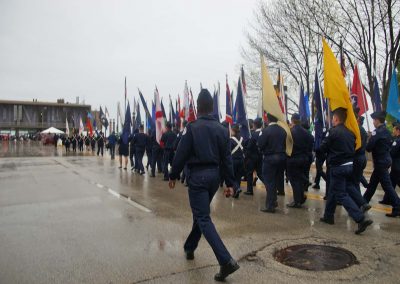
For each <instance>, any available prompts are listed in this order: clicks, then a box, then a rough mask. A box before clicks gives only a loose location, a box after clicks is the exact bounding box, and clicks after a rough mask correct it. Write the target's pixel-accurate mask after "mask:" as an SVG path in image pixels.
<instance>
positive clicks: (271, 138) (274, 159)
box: [258, 113, 286, 213]
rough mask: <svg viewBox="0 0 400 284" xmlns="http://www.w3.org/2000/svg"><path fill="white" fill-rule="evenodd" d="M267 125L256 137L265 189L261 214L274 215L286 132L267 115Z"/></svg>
mask: <svg viewBox="0 0 400 284" xmlns="http://www.w3.org/2000/svg"><path fill="white" fill-rule="evenodd" d="M267 118H268V121H269V124H268V126H267V127H266V128H264V129H263V130H262V132H261V134H260V136H259V137H258V148H259V149H260V152H261V153H262V154H263V166H262V173H263V179H264V180H263V182H264V184H265V187H266V189H267V198H266V201H265V208H263V209H261V211H262V212H266V213H275V208H276V207H277V186H278V183H280V182H281V179H283V177H284V175H283V172H284V171H285V167H286V132H285V130H284V129H283V128H282V127H280V126H279V125H278V124H277V121H278V119H277V118H276V117H274V116H273V115H271V114H269V113H268V114H267Z"/></svg>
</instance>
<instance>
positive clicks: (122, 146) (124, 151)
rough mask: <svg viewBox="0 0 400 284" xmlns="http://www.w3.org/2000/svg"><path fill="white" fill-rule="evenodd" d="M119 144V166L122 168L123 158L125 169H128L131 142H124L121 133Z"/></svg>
mask: <svg viewBox="0 0 400 284" xmlns="http://www.w3.org/2000/svg"><path fill="white" fill-rule="evenodd" d="M118 145H119V146H118V155H119V168H120V169H121V168H122V160H124V170H126V167H127V166H128V156H129V144H126V143H124V140H123V139H122V135H120V136H119V139H118ZM122 157H123V158H122Z"/></svg>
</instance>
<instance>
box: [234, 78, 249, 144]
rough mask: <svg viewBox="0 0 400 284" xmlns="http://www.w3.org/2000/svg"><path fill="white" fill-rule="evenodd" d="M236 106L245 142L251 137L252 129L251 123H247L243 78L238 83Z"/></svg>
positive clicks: (241, 133) (238, 121)
mask: <svg viewBox="0 0 400 284" xmlns="http://www.w3.org/2000/svg"><path fill="white" fill-rule="evenodd" d="M236 105H237V123H238V124H239V125H240V135H241V136H242V137H243V139H244V140H246V139H248V138H249V137H250V128H249V122H248V121H247V113H246V106H245V104H244V97H243V85H242V78H241V77H239V81H238V89H237V96H236Z"/></svg>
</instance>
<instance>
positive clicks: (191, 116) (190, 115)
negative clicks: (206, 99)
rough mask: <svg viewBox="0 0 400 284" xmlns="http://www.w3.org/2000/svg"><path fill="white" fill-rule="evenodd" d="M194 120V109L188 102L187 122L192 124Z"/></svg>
mask: <svg viewBox="0 0 400 284" xmlns="http://www.w3.org/2000/svg"><path fill="white" fill-rule="evenodd" d="M195 120H196V115H195V114H194V107H193V103H192V102H190V104H189V116H188V118H187V122H192V121H195Z"/></svg>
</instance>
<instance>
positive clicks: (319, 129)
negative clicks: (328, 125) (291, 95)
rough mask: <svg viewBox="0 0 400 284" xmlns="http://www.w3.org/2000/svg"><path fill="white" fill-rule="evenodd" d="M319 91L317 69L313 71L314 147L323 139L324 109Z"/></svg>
mask: <svg viewBox="0 0 400 284" xmlns="http://www.w3.org/2000/svg"><path fill="white" fill-rule="evenodd" d="M321 98H322V96H321V92H320V86H319V80H318V75H317V71H315V82H314V97H313V99H314V108H315V116H314V131H315V143H314V149H318V148H319V147H320V145H321V142H322V139H323V133H324V128H325V120H324V111H323V103H322V102H321Z"/></svg>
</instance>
